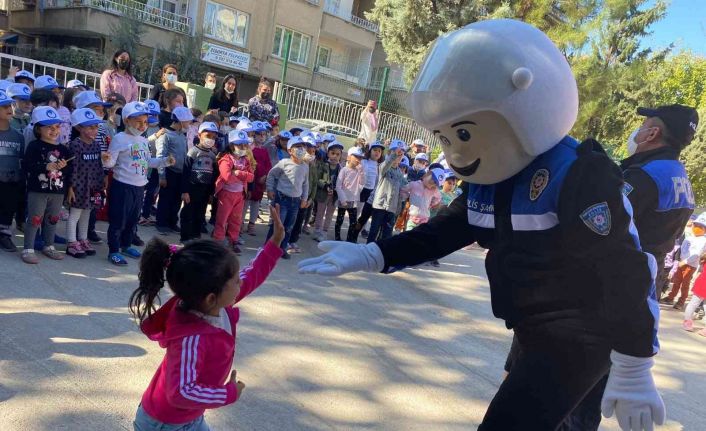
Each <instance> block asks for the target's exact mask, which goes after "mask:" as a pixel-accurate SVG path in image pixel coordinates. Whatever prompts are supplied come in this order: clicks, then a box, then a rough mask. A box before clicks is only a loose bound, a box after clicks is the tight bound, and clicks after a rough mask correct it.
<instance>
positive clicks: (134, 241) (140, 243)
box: [132, 234, 145, 247]
mask: <svg viewBox="0 0 706 431" xmlns="http://www.w3.org/2000/svg"><path fill="white" fill-rule="evenodd" d="M132 245H134V246H136V247H142V246H143V245H145V242H144V241H142V238H140V237H139V236H137V234H135V235H134V236H133V237H132Z"/></svg>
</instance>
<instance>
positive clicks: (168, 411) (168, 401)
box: [130, 207, 284, 431]
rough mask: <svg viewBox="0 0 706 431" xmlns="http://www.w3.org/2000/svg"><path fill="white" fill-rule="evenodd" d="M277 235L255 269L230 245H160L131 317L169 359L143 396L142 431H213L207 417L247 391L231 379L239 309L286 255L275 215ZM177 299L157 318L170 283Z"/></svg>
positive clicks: (147, 258)
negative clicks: (157, 301) (159, 300)
mask: <svg viewBox="0 0 706 431" xmlns="http://www.w3.org/2000/svg"><path fill="white" fill-rule="evenodd" d="M270 212H271V214H272V220H273V223H274V234H273V235H272V237H271V238H270V240H269V241H268V242H267V243H265V246H264V247H263V248H262V249H260V251H259V252H258V253H257V255H256V256H255V258H254V259H253V260H252V262H250V264H249V265H248V266H246V267H245V268H244V269H242V270H240V271H239V265H238V259H237V258H236V257H235V256H234V255H233V253H232V252H230V251H229V250H228V249H226V248H225V247H224V246H223V245H222V244H219V243H217V242H215V241H211V240H196V241H193V242H191V243H189V244H188V245H186V246H185V247H184V248H182V249H179V248H178V247H176V246H169V245H167V244H166V243H165V242H163V241H162V240H160V239H158V238H154V239H152V241H150V243H149V244H148V245H147V248H145V250H144V252H143V253H142V260H141V261H140V275H139V281H140V287H138V288H137V290H135V291H134V292H133V293H132V296H131V297H130V312H131V313H132V314H133V315H134V316H135V318H137V319H138V320H139V322H140V329H141V330H142V332H144V333H145V335H147V337H149V338H150V339H151V340H154V341H157V342H159V345H160V346H161V347H163V348H166V350H167V351H166V354H165V355H164V359H163V360H162V363H161V364H160V366H159V368H158V369H157V372H156V373H155V375H154V377H153V378H152V381H151V382H150V384H149V386H148V387H147V390H146V391H145V393H144V394H143V396H142V402H141V404H140V406H139V407H138V409H137V414H136V417H135V421H134V423H133V425H134V429H135V430H136V431H152V430H161V429H165V428H166V427H169V428H170V429H177V428H178V429H193V430H202V429H203V430H205V429H208V425H206V422H205V420H204V411H205V410H206V409H213V408H217V407H222V406H225V405H228V404H232V403H234V402H236V401H237V400H238V399H239V398H240V397H241V396H242V393H243V389H244V388H245V384H243V382H241V381H239V380H238V379H237V377H236V372H235V370H232V371H231V367H232V366H233V358H234V356H235V337H236V324H237V323H238V319H239V316H240V314H239V310H238V309H237V308H236V307H235V306H234V305H235V304H236V303H238V302H239V301H240V300H241V299H243V298H244V297H246V296H247V295H249V294H250V293H252V292H253V291H254V290H255V289H256V288H257V287H258V286H260V285H261V284H262V283H264V281H265V280H266V279H267V276H268V275H269V274H270V272H272V270H273V269H274V267H275V264H276V263H277V260H278V259H279V258H280V256H281V255H282V250H281V249H280V243H281V242H282V239H284V226H282V223H281V221H280V219H279V208H272V207H270ZM165 279H166V281H167V283H169V287H170V288H171V290H172V291H173V292H174V295H175V296H174V297H172V298H171V299H170V300H169V301H167V302H166V303H165V304H164V305H163V306H161V307H160V308H159V309H158V310H157V311H154V310H155V305H154V303H155V299H157V297H158V295H159V292H160V290H161V289H162V287H164V281H165Z"/></svg>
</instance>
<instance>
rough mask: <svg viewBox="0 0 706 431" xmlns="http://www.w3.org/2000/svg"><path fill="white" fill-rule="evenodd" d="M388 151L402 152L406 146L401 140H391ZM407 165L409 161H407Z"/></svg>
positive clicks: (405, 149)
mask: <svg viewBox="0 0 706 431" xmlns="http://www.w3.org/2000/svg"><path fill="white" fill-rule="evenodd" d="M390 150H393V151H395V150H402V151H407V144H406V143H405V142H404V141H403V140H401V139H393V140H392V141H391V142H390ZM407 162H408V164H409V160H407Z"/></svg>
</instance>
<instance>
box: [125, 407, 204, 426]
mask: <svg viewBox="0 0 706 431" xmlns="http://www.w3.org/2000/svg"><path fill="white" fill-rule="evenodd" d="M132 426H133V429H134V430H135V431H210V430H211V428H209V427H208V424H207V423H206V420H205V419H204V417H203V415H201V416H199V417H198V418H196V419H194V420H193V421H191V422H187V423H183V424H165V423H164V422H160V421H158V420H157V419H155V418H153V417H152V416H150V415H148V414H147V412H146V411H145V410H144V409H143V408H142V405H140V406H139V407H138V408H137V413H136V414H135V421H134V422H133V423H132Z"/></svg>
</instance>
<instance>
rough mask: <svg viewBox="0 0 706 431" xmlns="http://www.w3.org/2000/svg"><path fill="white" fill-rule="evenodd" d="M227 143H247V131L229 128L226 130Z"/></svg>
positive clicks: (248, 140)
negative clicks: (229, 129)
mask: <svg viewBox="0 0 706 431" xmlns="http://www.w3.org/2000/svg"><path fill="white" fill-rule="evenodd" d="M228 143H229V144H233V145H245V144H249V143H250V139H248V132H246V131H245V130H231V131H230V132H228Z"/></svg>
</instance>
